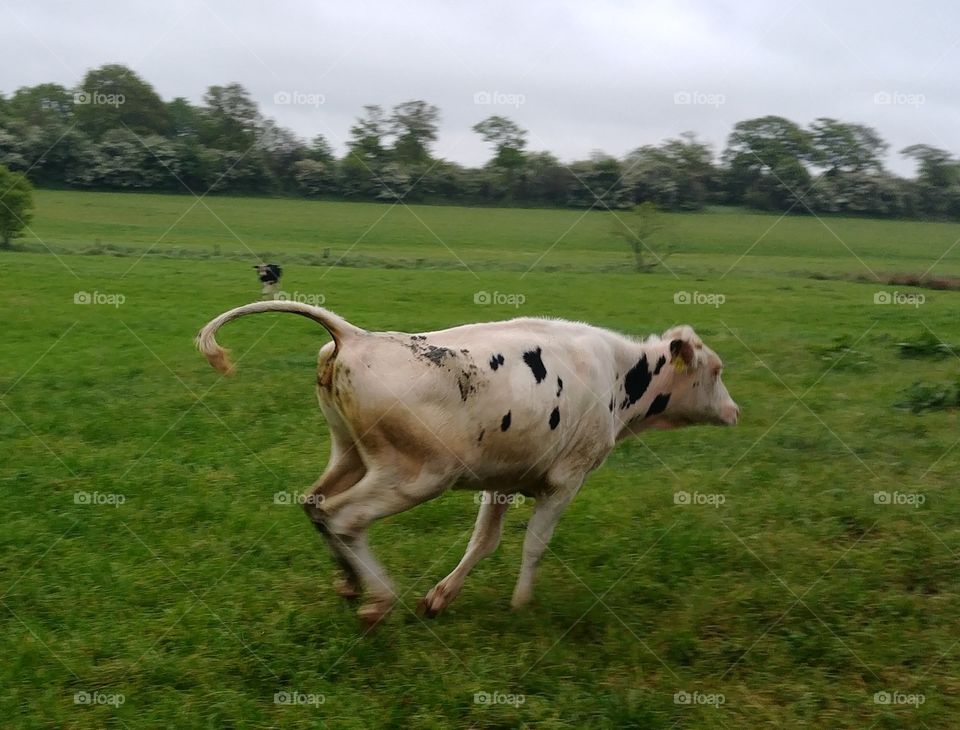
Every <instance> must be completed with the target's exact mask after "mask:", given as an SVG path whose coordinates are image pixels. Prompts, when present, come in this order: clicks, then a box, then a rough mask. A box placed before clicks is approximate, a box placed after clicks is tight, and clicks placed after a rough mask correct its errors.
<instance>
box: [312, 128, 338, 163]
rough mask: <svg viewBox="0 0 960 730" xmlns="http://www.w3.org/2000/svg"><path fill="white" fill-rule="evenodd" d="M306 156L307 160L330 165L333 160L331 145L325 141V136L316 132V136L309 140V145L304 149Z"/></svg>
mask: <svg viewBox="0 0 960 730" xmlns="http://www.w3.org/2000/svg"><path fill="white" fill-rule="evenodd" d="M306 158H307V159H308V160H314V161H316V162H322V163H324V164H325V165H331V164H333V162H334V159H333V147H331V146H330V143H329V142H328V141H327V138H326V137H324V136H323V135H322V134H318V135H317V136H316V137H314V138H313V139H312V140H310V146H309V147H308V148H307V151H306Z"/></svg>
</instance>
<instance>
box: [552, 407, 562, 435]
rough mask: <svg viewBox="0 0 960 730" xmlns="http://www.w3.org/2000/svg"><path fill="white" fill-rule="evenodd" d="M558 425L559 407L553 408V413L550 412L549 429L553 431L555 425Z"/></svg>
mask: <svg viewBox="0 0 960 730" xmlns="http://www.w3.org/2000/svg"><path fill="white" fill-rule="evenodd" d="M559 425H560V408H559V407H558V408H554V409H553V413H551V414H550V430H551V431H553V430H554V429H555V428H556V427H557V426H559Z"/></svg>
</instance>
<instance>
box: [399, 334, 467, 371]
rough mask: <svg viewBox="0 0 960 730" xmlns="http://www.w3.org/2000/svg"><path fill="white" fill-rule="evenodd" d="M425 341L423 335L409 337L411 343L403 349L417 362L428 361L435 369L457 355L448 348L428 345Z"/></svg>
mask: <svg viewBox="0 0 960 730" xmlns="http://www.w3.org/2000/svg"><path fill="white" fill-rule="evenodd" d="M426 339H427V338H426V336H425V335H411V336H410V340H411V342H409V343H407V344H406V345H405V347H407V348H408V349H409V350H410V351H411V352H412V353H413V355H414V357H416V358H417V359H418V360H426V361H429V362H431V363H433V364H434V365H436V366H437V367H440V366H441V365H443V364H444V361H445V360H447V358H455V357H457V353H456V352H455V351H454V350H451V349H450V348H449V347H437V346H436V345H428V344H426V342H425V340H426Z"/></svg>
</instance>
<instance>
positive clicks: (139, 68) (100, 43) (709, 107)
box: [0, 0, 960, 173]
mask: <svg viewBox="0 0 960 730" xmlns="http://www.w3.org/2000/svg"><path fill="white" fill-rule="evenodd" d="M0 11H2V17H3V18H4V21H3V23H2V24H0V47H2V48H3V57H4V63H2V64H0V92H2V93H4V94H6V95H9V94H10V93H11V92H12V91H14V90H15V89H17V88H18V87H20V86H27V85H33V84H38V83H42V82H47V81H53V82H57V83H60V84H63V85H65V86H67V87H74V86H76V85H78V84H79V82H80V80H81V79H82V77H83V74H84V73H85V72H86V71H87V70H88V69H90V68H93V67H96V66H99V65H102V64H105V63H122V64H125V65H128V66H130V67H132V68H133V69H134V70H135V71H136V72H137V73H139V74H140V75H141V76H142V77H143V78H144V79H145V80H147V81H148V82H150V83H151V84H152V85H153V86H154V87H155V88H156V89H157V91H158V92H159V93H160V95H161V96H162V97H163V98H164V99H171V98H173V97H175V96H185V97H187V98H188V99H190V100H192V101H194V102H199V101H200V99H201V97H202V95H203V92H204V90H205V89H206V87H207V86H210V85H212V84H223V83H228V82H231V81H237V82H240V83H241V84H243V85H244V86H245V87H246V88H247V89H248V90H249V91H250V92H251V94H252V95H253V97H254V98H255V99H256V100H257V101H258V102H259V104H260V107H261V111H262V112H263V113H264V115H266V116H269V117H273V118H275V119H276V120H277V121H279V122H280V123H281V124H282V125H284V126H287V127H289V128H291V129H293V130H294V131H296V132H297V133H299V134H300V135H301V136H303V137H305V138H309V137H311V136H313V135H314V134H318V133H320V134H324V135H325V136H326V137H327V138H328V139H329V140H330V141H331V143H333V145H334V146H335V148H336V149H337V150H338V151H342V150H343V148H344V141H345V139H346V137H347V134H348V129H349V127H350V124H351V123H352V121H353V119H354V118H355V117H356V116H357V115H358V114H359V113H360V111H361V107H362V105H363V104H371V103H378V104H382V105H384V106H386V107H389V106H391V105H393V104H396V103H398V102H401V101H406V100H409V99H426V100H427V101H429V102H431V103H433V104H436V105H437V106H439V107H440V109H441V114H442V120H441V127H440V138H439V140H438V142H437V144H436V146H435V152H436V154H438V155H440V156H442V157H445V158H447V159H451V160H455V161H457V162H461V163H465V164H471V165H473V164H480V163H482V162H484V161H485V160H486V159H487V158H488V157H489V150H487V149H486V148H485V146H484V145H483V143H482V142H481V141H480V139H479V138H478V137H477V135H476V134H474V133H472V132H471V131H470V127H471V126H472V125H473V124H475V123H476V122H478V121H480V120H481V119H483V118H485V117H487V116H489V115H491V114H502V115H506V116H509V117H511V118H513V119H515V120H516V121H517V122H519V123H520V125H521V126H523V127H524V128H526V129H527V130H529V133H530V134H529V148H530V149H533V150H541V149H547V150H550V151H552V152H554V153H556V154H557V155H558V156H560V157H561V159H563V160H565V161H570V160H573V159H578V158H583V157H586V156H588V155H589V154H590V152H591V151H592V150H595V149H602V150H604V151H605V152H608V153H610V154H613V155H617V156H620V155H623V154H624V153H626V152H628V151H629V150H631V149H633V148H635V147H637V146H640V145H642V144H651V143H658V142H660V141H662V140H663V139H665V138H667V137H670V136H676V135H677V134H679V133H680V132H682V131H684V130H693V131H695V132H697V133H698V134H699V135H700V136H701V137H702V138H703V139H705V140H707V141H709V142H711V143H712V144H713V145H714V148H715V151H716V152H718V153H719V151H720V150H721V149H722V147H723V145H724V143H725V140H726V137H727V135H728V134H729V132H730V129H731V127H732V126H733V124H734V123H735V122H736V121H739V120H743V119H747V118H750V117H755V116H762V115H765V114H779V115H783V116H786V117H788V118H790V119H793V120H794V121H797V122H800V123H803V124H807V123H809V122H810V121H811V120H813V119H815V118H816V117H819V116H832V117H836V118H839V119H842V120H845V121H856V122H862V123H866V124H869V125H871V126H874V127H875V128H876V129H877V130H878V131H879V132H880V133H881V135H882V136H883V137H884V138H885V139H886V140H887V141H888V142H890V145H891V154H890V155H889V157H888V165H889V166H890V167H891V168H892V169H894V170H895V171H897V172H900V173H912V171H913V167H912V165H911V164H909V163H905V162H904V161H903V160H902V159H901V158H900V157H899V155H897V154H896V153H897V152H898V151H899V150H900V149H902V148H903V147H904V146H906V145H909V144H913V143H918V142H926V143H929V144H934V145H937V146H940V147H944V148H946V149H949V150H951V151H952V152H954V153H958V152H960V124H958V122H960V84H958V83H957V78H956V76H957V73H956V70H957V67H958V66H960V5H957V4H954V3H949V2H941V3H934V2H914V3H911V4H909V5H908V4H906V3H896V4H894V3H891V2H883V1H880V2H842V1H838V0H802V1H801V2H790V1H789V0H787V1H785V2H754V1H749V2H725V1H722V0H721V1H714V2H710V1H708V0H700V1H690V2H670V3H666V2H613V1H605V0H600V1H597V0H582V1H580V2H557V1H554V2H524V1H523V0H513V1H512V2H498V1H490V0H484V1H483V2H472V3H468V2H456V1H452V0H451V1H449V2H439V1H437V2H431V1H429V0H403V1H402V2H397V1H394V2H365V1H364V0H359V1H353V2H347V1H344V0H334V1H327V0H313V1H310V0H301V1H290V2H285V1H283V0H274V1H273V2H247V1H246V0H242V1H234V2H227V1H223V2H221V1H220V0H193V1H188V2H176V1H171V0H166V1H165V2H162V3H157V2H149V3H148V2H114V1H113V0H91V1H90V2H84V3H78V2H73V1H71V2H44V0H0ZM278 95H279V96H278ZM288 99H289V101H290V102H292V103H282V102H285V101H287V100H288ZM278 101H279V102H281V103H277V102H278Z"/></svg>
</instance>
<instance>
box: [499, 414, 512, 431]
mask: <svg viewBox="0 0 960 730" xmlns="http://www.w3.org/2000/svg"><path fill="white" fill-rule="evenodd" d="M508 428H510V411H507V415H505V416H504V417H503V420H502V421H500V430H501V431H506V430H507V429H508Z"/></svg>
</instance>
